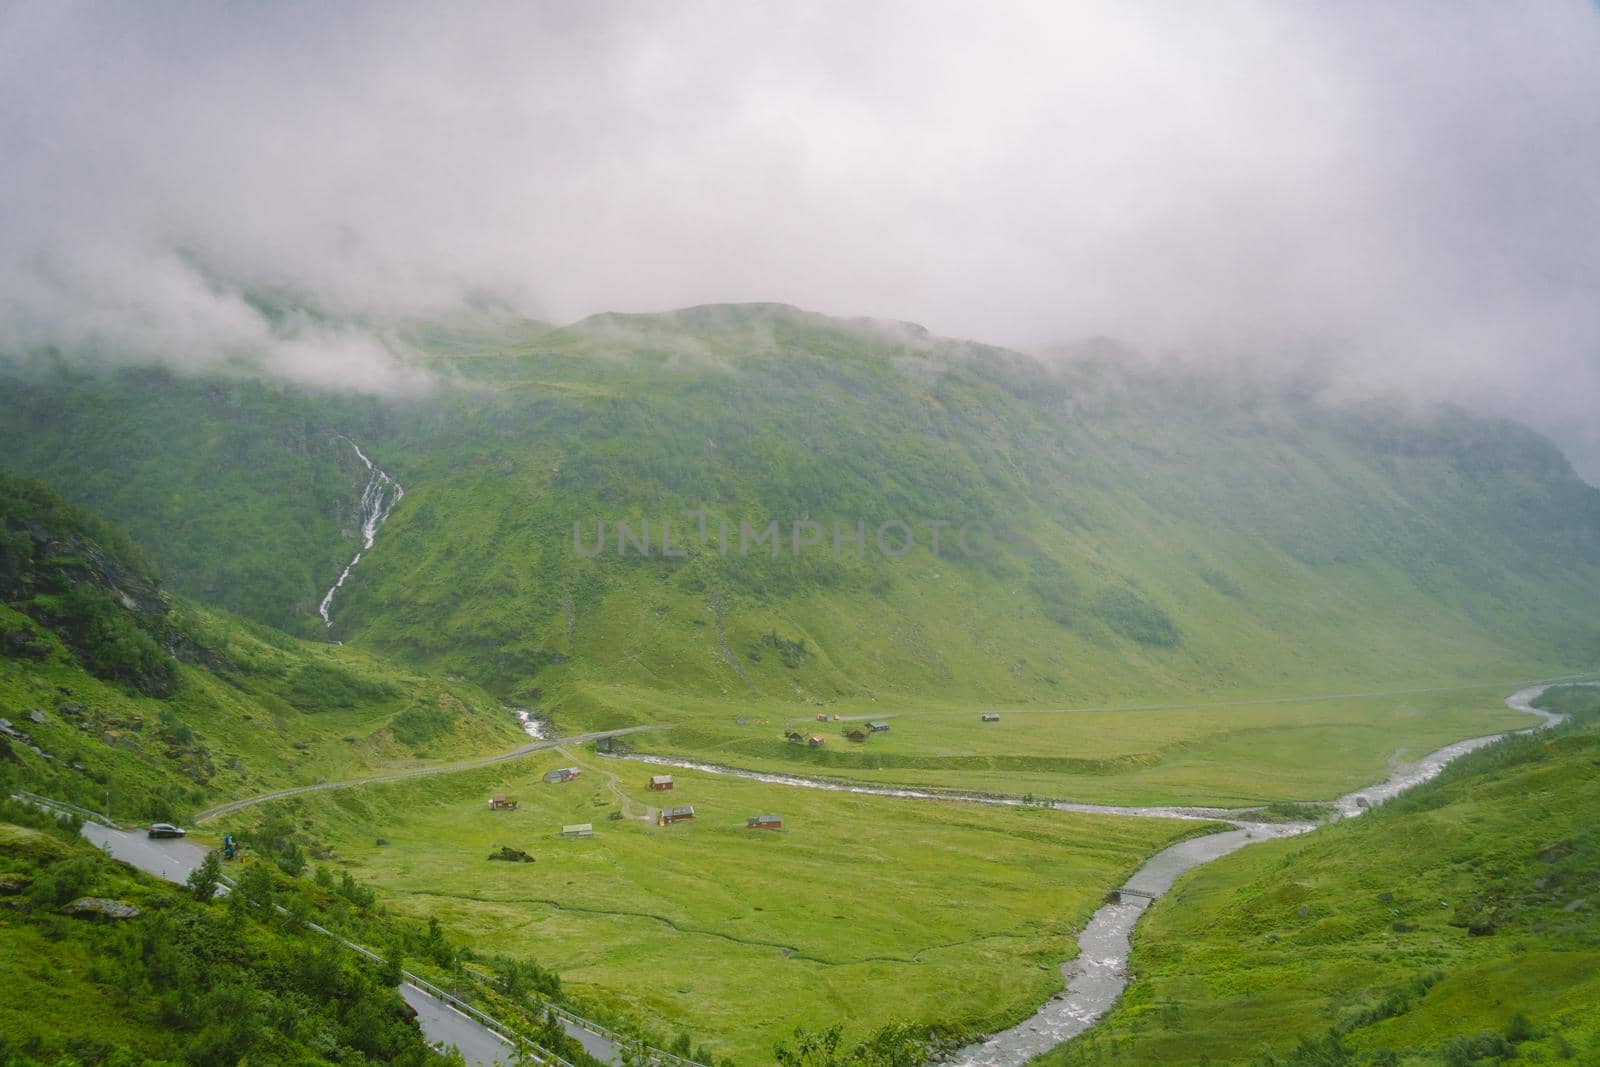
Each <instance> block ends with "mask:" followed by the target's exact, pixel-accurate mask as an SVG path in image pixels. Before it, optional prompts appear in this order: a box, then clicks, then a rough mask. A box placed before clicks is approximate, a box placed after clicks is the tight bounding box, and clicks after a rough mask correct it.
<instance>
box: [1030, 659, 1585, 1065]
mask: <svg viewBox="0 0 1600 1067" xmlns="http://www.w3.org/2000/svg"><path fill="white" fill-rule="evenodd" d="M1555 699H1556V700H1557V701H1559V702H1561V703H1563V704H1565V706H1566V708H1567V709H1568V710H1572V711H1581V710H1582V709H1583V708H1585V707H1587V709H1588V711H1587V715H1588V725H1587V726H1584V727H1582V728H1579V729H1577V730H1575V731H1572V732H1569V733H1567V734H1566V735H1565V736H1542V735H1541V736H1535V737H1529V738H1519V739H1517V740H1515V741H1511V742H1507V743H1504V744H1502V745H1497V746H1495V747H1494V748H1491V749H1487V750H1484V751H1481V752H1479V753H1475V754H1473V755H1471V756H1469V757H1466V758H1464V759H1463V760H1462V761H1460V762H1459V763H1458V764H1456V765H1454V766H1453V767H1452V768H1451V769H1450V770H1448V771H1447V772H1446V773H1445V775H1444V776H1442V777H1441V778H1440V779H1438V780H1437V781H1436V782H1434V783H1430V784H1428V785H1425V786H1422V787H1419V788H1418V789H1417V790H1415V791H1413V792H1411V793H1408V794H1407V795H1406V796H1404V797H1402V798H1400V799H1399V800H1396V801H1393V802H1391V803H1390V804H1388V805H1385V806H1384V807H1382V808H1380V809H1378V810H1377V811H1376V812H1374V813H1372V814H1369V815H1367V816H1364V817H1363V818H1360V819H1356V820H1351V821H1348V822H1342V823H1338V824H1335V825H1333V826H1331V827H1327V828H1325V829H1322V830H1319V831H1317V832H1316V833H1315V834H1312V835H1310V836H1307V837H1303V838H1296V839H1290V840H1284V841H1274V842H1269V843H1266V844H1261V845H1257V846H1253V847H1251V848H1248V849H1245V850H1244V851H1242V852H1239V853H1236V854H1234V855H1232V856H1229V857H1227V858H1225V859H1222V860H1219V861H1217V862H1215V863H1213V864H1210V865H1208V866H1205V867H1202V868H1200V869H1199V870H1197V871H1195V872H1193V873H1191V874H1190V875H1188V876H1186V877H1185V878H1184V879H1182V880H1181V881H1180V882H1179V883H1178V885H1177V886H1176V887H1175V888H1174V891H1173V892H1172V894H1170V895H1169V896H1168V897H1167V898H1166V899H1164V900H1162V901H1160V902H1159V903H1157V904H1156V905H1155V907H1154V908H1153V909H1152V910H1151V912H1150V913H1149V915H1148V916H1147V917H1146V919H1145V920H1144V922H1143V923H1142V925H1141V926H1140V928H1139V932H1138V934H1137V936H1136V940H1135V949H1134V954H1133V959H1132V970H1133V971H1134V972H1135V974H1136V975H1137V976H1138V980H1137V981H1136V982H1135V983H1134V984H1133V985H1132V986H1130V987H1129V992H1128V994H1127V996H1126V997H1125V998H1124V1000H1123V1001H1122V1003H1121V1004H1120V1005H1119V1006H1118V1007H1117V1008H1116V1009H1115V1010H1114V1011H1113V1012H1112V1014H1111V1015H1109V1016H1108V1017H1107V1019H1106V1020H1105V1021H1104V1022H1103V1023H1102V1024H1101V1025H1100V1026H1099V1027H1097V1028H1096V1030H1094V1031H1092V1032H1091V1035H1090V1036H1089V1037H1087V1038H1086V1039H1084V1040H1081V1041H1078V1042H1074V1043H1073V1044H1071V1045H1068V1046H1066V1047H1064V1048H1063V1049H1062V1050H1060V1051H1058V1052H1057V1053H1054V1054H1052V1055H1051V1056H1049V1057H1047V1058H1046V1060H1045V1061H1044V1062H1047V1063H1048V1064H1050V1065H1052V1067H1068V1065H1072V1067H1079V1065H1108V1067H1109V1065H1113V1064H1117V1065H1122V1064H1126V1065H1130V1067H1131V1065H1136V1064H1149V1063H1162V1064H1178V1065H1182V1064H1206V1063H1210V1064H1222V1063H1228V1064H1233V1063H1249V1062H1254V1061H1255V1060H1256V1058H1257V1057H1258V1056H1259V1055H1262V1054H1265V1053H1271V1054H1273V1055H1276V1056H1279V1057H1280V1058H1281V1062H1283V1063H1285V1064H1290V1065H1294V1067H1300V1065H1312V1064H1315V1065H1333V1067H1340V1065H1344V1064H1351V1065H1355V1064H1362V1065H1365V1064H1385V1063H1387V1064H1406V1065H1408V1067H1409V1065H1413V1064H1414V1065H1417V1067H1421V1065H1424V1064H1426V1065H1430V1067H1434V1065H1438V1064H1445V1065H1450V1067H1455V1065H1473V1064H1478V1063H1489V1062H1494V1063H1499V1062H1503V1061H1505V1060H1513V1061H1516V1062H1574V1063H1594V1062H1600V1011H1597V1010H1596V1007H1595V1006H1596V1005H1597V1004H1600V921H1597V915H1600V911H1597V901H1600V829H1597V824H1596V822H1595V818H1594V813H1595V812H1596V811H1597V810H1600V775H1597V774H1596V768H1597V767H1600V729H1597V727H1596V725H1595V723H1596V721H1597V719H1600V693H1597V691H1595V690H1567V691H1566V692H1565V693H1564V694H1561V695H1558V696H1557V697H1555ZM1519 1017H1520V1018H1519ZM1330 1027H1337V1028H1338V1029H1339V1030H1340V1032H1341V1038H1340V1042H1341V1044H1342V1045H1343V1046H1344V1047H1345V1048H1347V1049H1348V1050H1349V1051H1348V1052H1347V1053H1339V1052H1337V1051H1334V1050H1331V1049H1329V1048H1326V1047H1324V1048H1322V1049H1321V1050H1320V1051H1319V1052H1316V1053H1311V1052H1305V1053H1303V1054H1297V1053H1296V1052H1295V1048H1296V1046H1297V1045H1298V1044H1299V1042H1300V1041H1301V1039H1302V1038H1304V1039H1309V1040H1310V1041H1312V1042H1325V1041H1326V1037H1325V1035H1326V1033H1327V1032H1328V1030H1329V1028H1330Z"/></svg>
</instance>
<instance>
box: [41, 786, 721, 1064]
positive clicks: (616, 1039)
mask: <svg viewBox="0 0 1600 1067" xmlns="http://www.w3.org/2000/svg"><path fill="white" fill-rule="evenodd" d="M11 796H12V798H13V799H16V800H23V801H27V802H28V803H31V804H35V805H38V806H40V807H45V808H53V809H55V810H57V811H63V812H68V813H70V814H73V815H76V816H78V817H79V818H81V819H86V820H88V821H90V822H95V823H99V824H100V825H101V826H106V827H109V828H111V829H113V830H121V829H122V827H120V826H118V825H117V824H116V823H115V822H113V821H112V820H111V819H110V818H109V817H108V816H105V815H102V814H101V813H100V812H98V811H91V810H90V809H88V808H83V807H79V806H78V805H76V804H69V803H68V802H67V801H64V800H55V799H53V798H51V797H45V796H40V795H39V794H37V793H30V792H27V791H26V790H18V791H16V792H14V793H12V794H11ZM222 881H223V882H224V883H225V884H226V885H228V886H229V887H230V889H231V888H236V887H237V886H238V883H237V882H235V881H234V880H233V878H231V877H230V876H228V875H227V874H224V875H222ZM274 907H275V908H276V910H277V911H278V913H279V914H283V915H287V914H288V910H287V909H286V908H284V907H283V906H282V905H274ZM306 925H307V926H308V927H310V928H311V929H313V930H315V931H317V932H318V933H320V934H322V935H324V936H325V937H331V938H333V939H334V940H336V941H338V942H339V943H341V944H342V945H344V946H345V947H346V948H348V949H349V950H350V951H352V952H354V953H356V954H357V955H360V956H362V957H364V958H365V959H367V960H370V961H371V962H373V963H379V964H381V963H383V962H384V960H383V957H381V956H379V955H378V954H377V953H375V952H373V951H372V950H371V949H367V948H363V947H362V946H361V945H358V944H356V943H355V942H354V941H350V940H348V939H347V938H344V937H342V936H340V935H339V934H336V933H334V932H333V931H332V930H329V929H328V928H327V927H325V926H320V925H318V924H317V923H314V922H310V921H309V920H308V921H307V922H306ZM400 974H401V976H402V977H403V978H404V979H405V980H406V981H407V982H409V983H410V984H411V985H413V986H415V987H416V988H417V989H420V990H421V991H422V992H424V993H426V994H428V996H430V997H433V998H434V999H435V1000H438V1001H440V1002H441V1003H444V1004H448V1005H449V1006H450V1007H452V1008H454V1009H456V1010H457V1011H459V1012H461V1013H462V1014H463V1015H466V1016H469V1017H470V1018H472V1019H473V1020H474V1021H475V1022H477V1023H478V1024H479V1025H481V1026H483V1027H485V1028H486V1029H488V1030H489V1031H490V1032H491V1033H493V1034H494V1035H495V1036H496V1037H498V1038H500V1039H501V1040H502V1041H504V1042H505V1043H506V1044H507V1045H509V1046H511V1047H512V1048H513V1049H517V1050H519V1051H522V1052H524V1053H525V1054H528V1055H531V1056H533V1057H534V1058H535V1059H536V1061H537V1062H538V1063H541V1064H552V1065H554V1067H573V1065H572V1064H571V1063H569V1062H568V1061H567V1060H565V1059H563V1058H562V1057H561V1056H560V1055H558V1054H557V1053H554V1052H551V1051H549V1050H548V1049H543V1048H540V1047H538V1046H536V1045H534V1044H532V1043H531V1042H529V1041H527V1040H526V1039H524V1038H521V1037H514V1036H510V1035H512V1034H514V1033H515V1031H513V1030H512V1029H511V1027H509V1026H506V1025H505V1024H504V1023H502V1022H501V1021H500V1020H498V1019H496V1018H495V1017H494V1016H492V1015H489V1014H488V1013H487V1012H484V1011H482V1010H481V1009H479V1008H476V1007H473V1006H472V1005H471V1004H469V1003H467V1002H466V1001H465V1000H462V999H461V998H460V997H458V996H456V995H455V994H454V993H451V992H449V991H448V990H444V989H440V988H439V987H438V986H436V985H434V984H433V983H432V982H430V981H428V980H427V979H426V978H423V977H421V976H420V975H417V974H413V973H412V972H410V971H407V970H402V971H401V972H400ZM539 1006H540V1007H541V1008H543V1009H544V1010H546V1011H549V1012H552V1013H553V1014H554V1015H555V1016H556V1017H557V1018H559V1019H564V1020H566V1021H567V1022H569V1023H571V1024H572V1025H574V1026H576V1027H579V1028H580V1029H583V1030H586V1031H588V1032H589V1033H591V1034H593V1035H594V1036H596V1037H600V1038H604V1039H605V1040H607V1041H610V1042H611V1043H612V1044H614V1045H616V1046H617V1048H618V1049H619V1050H620V1049H623V1048H626V1047H628V1046H629V1045H631V1044H633V1043H634V1042H635V1041H636V1040H637V1039H636V1038H630V1037H628V1036H627V1035H626V1034H622V1033H619V1032H617V1031H616V1030H613V1029H611V1028H610V1027H609V1026H605V1025H603V1024H601V1023H597V1022H595V1021H594V1020H593V1019H586V1018H584V1017H583V1016H582V1015H579V1014H578V1013H577V1012H573V1011H569V1010H567V1009H566V1008H563V1007H561V1005H559V1004H554V1003H551V1002H550V1001H548V1000H544V999H542V998H541V999H540V1001H539ZM642 1051H643V1052H644V1054H645V1056H646V1057H647V1059H648V1061H649V1062H650V1063H653V1064H657V1065H658V1067H708V1065H706V1064H702V1063H698V1062H697V1061H695V1060H689V1059H685V1058H683V1057H682V1056H678V1055H675V1054H674V1053H671V1052H668V1051H666V1050H665V1049H658V1048H651V1047H649V1046H645V1047H644V1048H643V1049H642Z"/></svg>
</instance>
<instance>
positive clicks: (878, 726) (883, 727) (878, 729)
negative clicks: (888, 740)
mask: <svg viewBox="0 0 1600 1067" xmlns="http://www.w3.org/2000/svg"><path fill="white" fill-rule="evenodd" d="M867 729H869V730H871V731H872V732H873V733H875V734H886V733H888V732H889V724H888V723H886V722H869V723H867Z"/></svg>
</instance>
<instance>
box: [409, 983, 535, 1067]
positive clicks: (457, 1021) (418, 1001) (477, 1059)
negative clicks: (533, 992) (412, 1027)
mask: <svg viewBox="0 0 1600 1067" xmlns="http://www.w3.org/2000/svg"><path fill="white" fill-rule="evenodd" d="M400 995H401V996H402V997H404V998H405V1002H406V1003H407V1004H409V1005H411V1006H412V1007H413V1008H415V1009H416V1011H417V1023H418V1024H419V1025H420V1026H421V1027H422V1032H423V1034H425V1035H426V1036H427V1038H428V1040H429V1041H432V1042H433V1043H434V1044H436V1045H454V1046H455V1047H456V1048H457V1049H459V1050H460V1052H461V1056H462V1058H463V1059H465V1060H466V1061H467V1063H468V1064H469V1065H470V1067H493V1065H495V1064H509V1063H512V1062H514V1055H515V1054H514V1053H513V1051H512V1048H511V1043H510V1042H509V1041H507V1040H506V1039H505V1038H503V1037H501V1036H500V1035H499V1034H497V1033H495V1032H494V1031H493V1030H491V1029H489V1028H488V1027H487V1026H484V1025H483V1024H482V1023H480V1022H478V1020H476V1019H473V1018H470V1017H468V1016H466V1015H463V1014H462V1013H461V1012H459V1011H457V1010H456V1009H454V1008H452V1007H451V1006H450V1005H448V1004H446V1003H445V1002H444V1001H442V1000H439V999H438V998H436V997H434V996H433V995H432V994H429V993H425V992H423V991H422V990H420V989H418V988H417V987H416V986H414V985H412V984H411V983H410V982H404V983H402V984H401V986H400Z"/></svg>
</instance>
